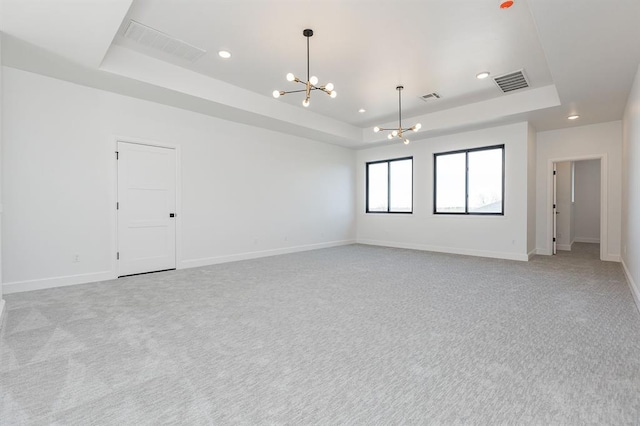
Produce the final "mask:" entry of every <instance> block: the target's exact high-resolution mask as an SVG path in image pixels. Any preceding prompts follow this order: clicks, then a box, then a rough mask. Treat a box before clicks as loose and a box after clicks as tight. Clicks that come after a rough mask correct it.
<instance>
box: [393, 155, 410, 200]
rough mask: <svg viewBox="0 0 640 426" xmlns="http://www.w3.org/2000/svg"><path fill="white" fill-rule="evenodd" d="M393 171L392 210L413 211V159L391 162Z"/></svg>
mask: <svg viewBox="0 0 640 426" xmlns="http://www.w3.org/2000/svg"><path fill="white" fill-rule="evenodd" d="M389 172H390V173H391V207H390V209H389V210H390V211H392V212H411V208H412V206H411V202H412V196H413V194H412V192H413V188H412V185H413V176H412V172H413V160H402V161H393V162H391V163H389Z"/></svg>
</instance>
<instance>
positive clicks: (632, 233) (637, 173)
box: [622, 67, 640, 307]
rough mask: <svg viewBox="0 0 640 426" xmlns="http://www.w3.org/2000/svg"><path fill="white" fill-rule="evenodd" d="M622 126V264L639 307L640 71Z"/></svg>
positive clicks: (639, 69) (639, 70)
mask: <svg viewBox="0 0 640 426" xmlns="http://www.w3.org/2000/svg"><path fill="white" fill-rule="evenodd" d="M623 123H624V125H623V128H624V132H623V134H624V136H623V158H624V162H623V164H622V166H623V176H624V177H623V181H622V191H623V192H622V194H623V196H622V200H623V206H622V264H623V266H624V270H625V272H626V274H627V278H628V279H629V283H630V284H631V288H632V289H633V290H634V296H635V298H636V303H637V304H638V306H639V307H640V67H639V68H638V72H637V74H636V78H635V82H634V84H633V88H632V89H631V93H630V94H629V100H628V101H627V107H626V109H625V112H624V120H623Z"/></svg>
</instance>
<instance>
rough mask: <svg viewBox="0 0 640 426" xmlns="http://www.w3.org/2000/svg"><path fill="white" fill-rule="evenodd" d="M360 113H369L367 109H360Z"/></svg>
mask: <svg viewBox="0 0 640 426" xmlns="http://www.w3.org/2000/svg"><path fill="white" fill-rule="evenodd" d="M358 112H359V113H360V114H362V113H364V112H367V110H366V109H364V108H360V109H359V110H358Z"/></svg>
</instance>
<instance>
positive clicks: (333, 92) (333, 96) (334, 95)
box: [329, 90, 338, 98]
mask: <svg viewBox="0 0 640 426" xmlns="http://www.w3.org/2000/svg"><path fill="white" fill-rule="evenodd" d="M329 96H331V97H332V98H335V97H336V96H338V94H337V93H336V91H335V90H332V91H331V95H329Z"/></svg>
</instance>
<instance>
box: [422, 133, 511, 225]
mask: <svg viewBox="0 0 640 426" xmlns="http://www.w3.org/2000/svg"><path fill="white" fill-rule="evenodd" d="M492 149H502V203H501V207H500V210H501V212H500V213H495V212H469V153H470V152H477V151H489V150H492ZM505 150H506V149H505V146H504V144H501V145H491V146H483V147H480V148H468V149H459V150H455V151H447V152H438V153H434V154H433V214H437V215H462V216H504V195H505ZM461 153H464V154H465V176H464V195H465V197H464V212H439V211H437V210H438V207H437V205H436V200H437V196H438V194H437V193H436V189H437V186H438V182H437V176H438V169H437V163H438V157H440V156H443V155H451V154H461Z"/></svg>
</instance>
